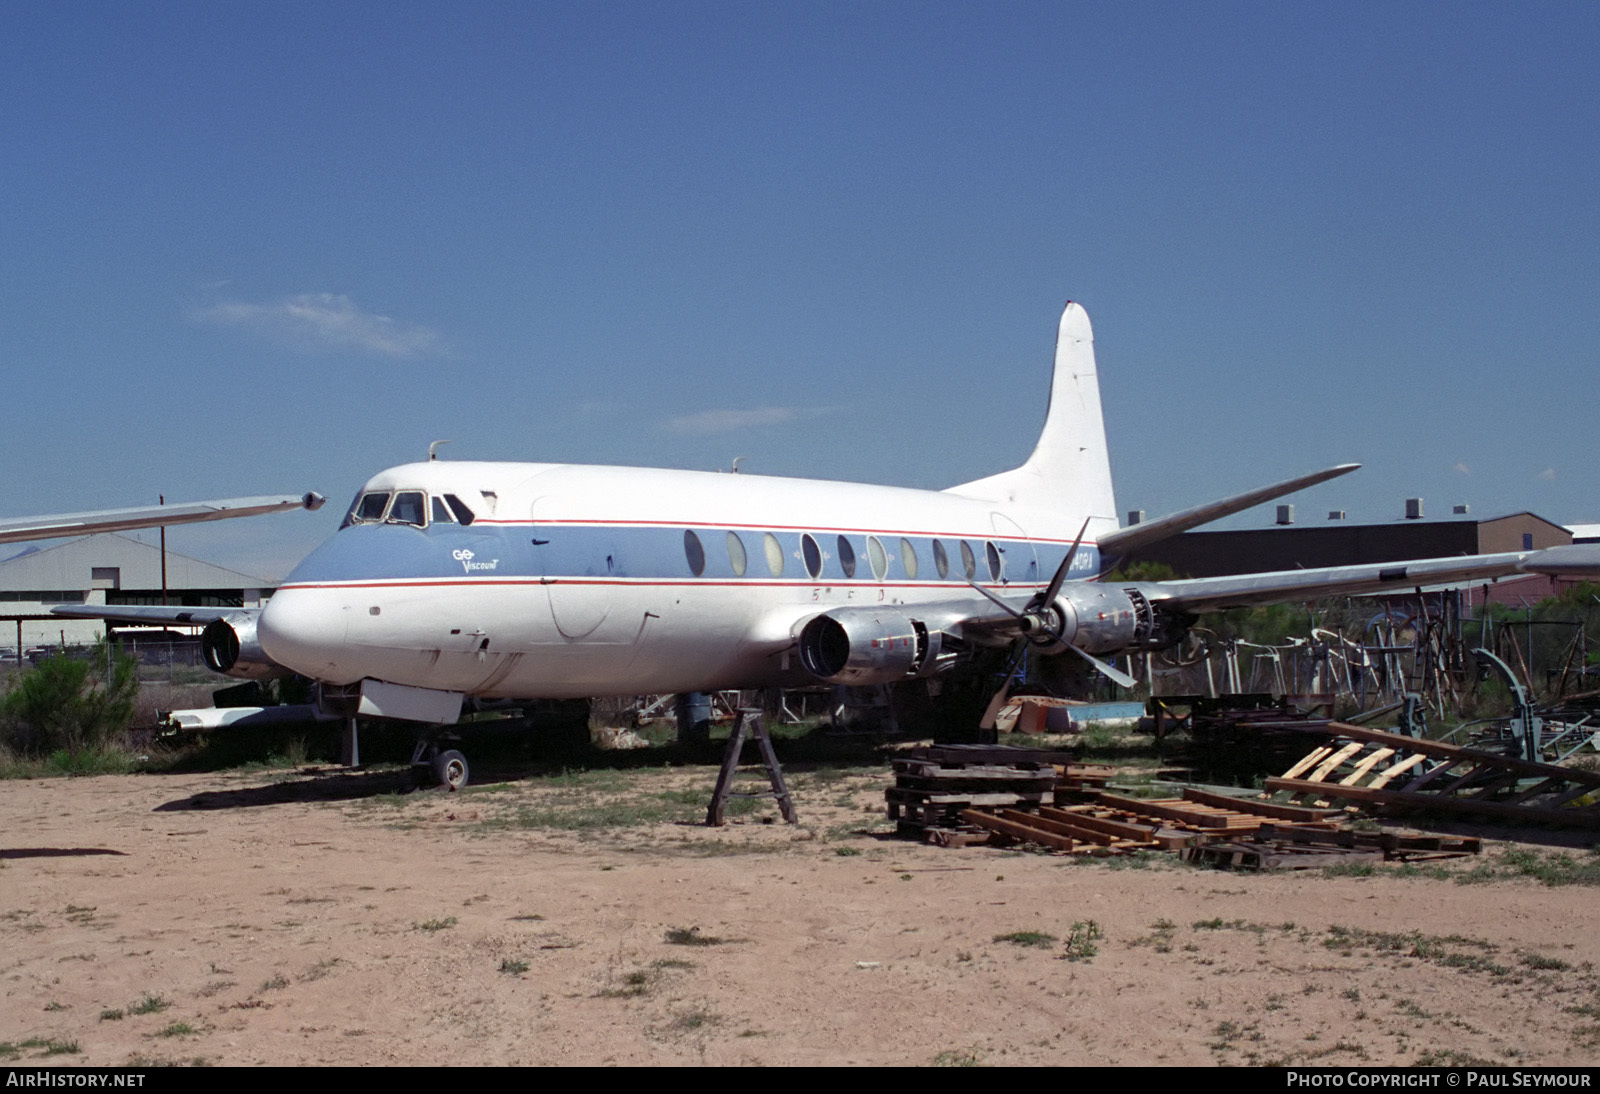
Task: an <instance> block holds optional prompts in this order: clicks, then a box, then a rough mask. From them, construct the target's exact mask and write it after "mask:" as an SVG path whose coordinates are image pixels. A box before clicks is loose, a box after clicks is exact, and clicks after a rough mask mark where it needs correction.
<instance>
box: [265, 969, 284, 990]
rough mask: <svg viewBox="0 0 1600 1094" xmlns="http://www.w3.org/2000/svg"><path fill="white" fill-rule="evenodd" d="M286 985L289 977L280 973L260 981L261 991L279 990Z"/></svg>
mask: <svg viewBox="0 0 1600 1094" xmlns="http://www.w3.org/2000/svg"><path fill="white" fill-rule="evenodd" d="M288 986H289V978H288V977H287V976H284V975H283V974H282V973H279V974H278V975H277V976H274V977H273V978H272V979H271V980H263V981H262V982H261V990H262V991H281V990H283V989H284V988H286V987H288Z"/></svg>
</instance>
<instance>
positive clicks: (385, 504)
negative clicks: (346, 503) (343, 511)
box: [352, 490, 389, 520]
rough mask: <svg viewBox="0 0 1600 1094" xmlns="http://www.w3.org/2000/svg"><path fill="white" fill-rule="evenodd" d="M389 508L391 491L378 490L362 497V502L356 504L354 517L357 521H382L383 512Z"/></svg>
mask: <svg viewBox="0 0 1600 1094" xmlns="http://www.w3.org/2000/svg"><path fill="white" fill-rule="evenodd" d="M387 508H389V491H387V490H376V491H373V492H372V493H370V494H363V495H361V500H360V501H358V502H356V508H355V512H354V513H353V514H352V515H353V516H354V517H355V519H356V520H382V519H383V511H384V510H385V509H387Z"/></svg>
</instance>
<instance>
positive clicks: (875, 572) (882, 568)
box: [867, 536, 889, 581]
mask: <svg viewBox="0 0 1600 1094" xmlns="http://www.w3.org/2000/svg"><path fill="white" fill-rule="evenodd" d="M867 560H868V561H869V562H871V563H872V576H873V577H875V578H877V579H878V580H879V581H882V580H883V575H884V574H887V573H888V572H889V556H888V555H887V554H886V553H885V552H884V550H883V544H881V543H879V542H878V537H877V536H868V537H867Z"/></svg>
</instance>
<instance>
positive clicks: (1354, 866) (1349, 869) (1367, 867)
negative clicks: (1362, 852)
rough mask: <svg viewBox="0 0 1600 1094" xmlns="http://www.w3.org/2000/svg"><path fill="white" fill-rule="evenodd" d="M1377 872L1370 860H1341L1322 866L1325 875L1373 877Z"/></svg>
mask: <svg viewBox="0 0 1600 1094" xmlns="http://www.w3.org/2000/svg"><path fill="white" fill-rule="evenodd" d="M1377 872H1378V868H1377V867H1376V866H1375V865H1373V864H1372V863H1370V862H1340V863H1336V864H1334V865H1333V866H1324V867H1323V868H1322V876H1323V877H1372V876H1373V875H1374V874H1376V873H1377Z"/></svg>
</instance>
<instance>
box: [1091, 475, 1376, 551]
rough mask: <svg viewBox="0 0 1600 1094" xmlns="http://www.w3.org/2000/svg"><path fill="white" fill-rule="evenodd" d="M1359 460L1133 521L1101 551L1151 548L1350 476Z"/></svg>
mask: <svg viewBox="0 0 1600 1094" xmlns="http://www.w3.org/2000/svg"><path fill="white" fill-rule="evenodd" d="M1360 466H1361V465H1360V464H1359V463H1341V464H1339V465H1338V466H1337V467H1330V468H1328V469H1327V470H1326V471H1318V472H1315V473H1314V474H1310V475H1301V476H1300V477H1299V478H1298V479H1289V480H1287V481H1285V482H1279V483H1274V484H1272V485H1271V486H1263V487H1261V488H1260V489H1259V490H1251V491H1249V492H1248V493H1245V494H1235V495H1234V496H1233V497H1231V498H1223V499H1222V500H1221V501H1214V502H1211V503H1210V504H1209V505H1197V506H1195V507H1194V508H1193V509H1185V510H1184V511H1183V512H1181V513H1173V514H1172V515H1171V516H1168V517H1162V518H1161V519H1159V520H1150V521H1145V522H1144V523H1142V524H1132V525H1129V526H1128V527H1126V528H1120V529H1118V530H1117V531H1115V532H1112V533H1110V534H1109V535H1103V536H1101V537H1100V553H1101V554H1102V555H1125V554H1127V553H1128V552H1129V551H1132V550H1135V549H1137V548H1140V547H1148V546H1149V545H1150V544H1152V543H1159V542H1161V541H1162V540H1164V539H1169V538H1171V537H1172V536H1175V535H1177V534H1178V533H1179V532H1187V531H1188V530H1189V529H1191V528H1198V527H1199V526H1200V525H1202V524H1210V523H1211V522H1212V521H1214V520H1221V519H1222V518H1223V517H1228V516H1232V515H1233V514H1234V513H1238V512H1242V511H1243V510H1245V509H1249V508H1251V507H1252V506H1256V505H1260V504H1261V503H1262V502H1264V501H1271V500H1272V499H1273V498H1281V497H1283V496H1284V495H1285V494H1292V493H1294V492H1295V491H1296V490H1304V489H1305V488H1306V487H1308V486H1315V485H1316V484H1317V483H1319V482H1327V481H1328V480H1329V479H1336V478H1338V477H1339V476H1340V475H1348V474H1349V473H1350V472H1352V471H1354V470H1355V469H1356V468H1358V467H1360Z"/></svg>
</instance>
